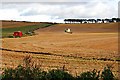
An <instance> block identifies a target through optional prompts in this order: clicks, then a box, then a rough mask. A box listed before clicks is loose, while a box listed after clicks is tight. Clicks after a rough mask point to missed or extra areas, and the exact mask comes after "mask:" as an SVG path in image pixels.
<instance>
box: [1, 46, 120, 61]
mask: <svg viewBox="0 0 120 80" xmlns="http://www.w3.org/2000/svg"><path fill="white" fill-rule="evenodd" d="M0 50H4V51H10V52H19V53H29V54H43V55H53V56H62V57H70V58H78V59H82V60H100V61H118V62H120V60H113V59H110V58H83V57H79V56H70V55H60V54H52V53H46V52H32V51H20V50H11V49H5V48H0Z"/></svg>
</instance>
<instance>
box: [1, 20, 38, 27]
mask: <svg viewBox="0 0 120 80" xmlns="http://www.w3.org/2000/svg"><path fill="white" fill-rule="evenodd" d="M0 22H1V23H2V26H0V27H2V28H14V27H22V26H29V25H37V24H40V22H25V21H6V20H5V21H4V20H2V21H0Z"/></svg>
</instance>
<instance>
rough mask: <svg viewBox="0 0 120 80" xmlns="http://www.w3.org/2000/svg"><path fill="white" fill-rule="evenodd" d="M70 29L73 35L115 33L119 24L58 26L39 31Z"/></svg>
mask: <svg viewBox="0 0 120 80" xmlns="http://www.w3.org/2000/svg"><path fill="white" fill-rule="evenodd" d="M66 28H70V29H71V30H72V32H73V33H84V32H85V33H103V32H104V33H112V32H113V33H114V32H118V23H105V24H103V23H102V24H100V23H96V24H94V23H93V24H58V25H53V26H51V27H48V28H44V29H39V30H37V31H38V33H39V32H60V33H61V32H64V29H66Z"/></svg>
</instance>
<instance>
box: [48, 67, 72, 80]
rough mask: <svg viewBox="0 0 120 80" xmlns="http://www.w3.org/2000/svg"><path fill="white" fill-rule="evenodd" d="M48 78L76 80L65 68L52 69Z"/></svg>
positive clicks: (50, 79)
mask: <svg viewBox="0 0 120 80" xmlns="http://www.w3.org/2000/svg"><path fill="white" fill-rule="evenodd" d="M46 77H47V80H74V77H72V75H71V74H69V73H67V72H65V71H63V70H59V69H58V70H51V71H49V72H48V74H47V75H46Z"/></svg>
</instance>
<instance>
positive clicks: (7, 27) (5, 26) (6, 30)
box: [0, 21, 52, 37]
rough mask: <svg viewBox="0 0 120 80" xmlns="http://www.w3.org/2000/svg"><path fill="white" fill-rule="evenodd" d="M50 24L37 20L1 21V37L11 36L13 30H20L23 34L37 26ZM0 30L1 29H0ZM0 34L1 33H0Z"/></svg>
mask: <svg viewBox="0 0 120 80" xmlns="http://www.w3.org/2000/svg"><path fill="white" fill-rule="evenodd" d="M50 25H52V24H49V23H38V22H31V23H30V22H15V21H14V22H13V21H12V22H10V21H2V27H1V28H0V29H2V37H8V36H12V35H13V33H14V32H15V31H22V33H23V34H25V33H27V32H29V31H34V30H36V29H38V28H43V27H48V26H50ZM0 31H1V30H0ZM0 34H1V33H0Z"/></svg>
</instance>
